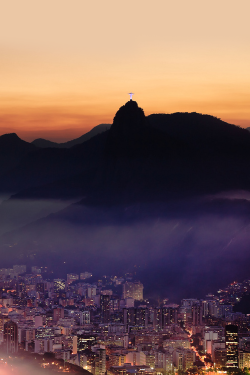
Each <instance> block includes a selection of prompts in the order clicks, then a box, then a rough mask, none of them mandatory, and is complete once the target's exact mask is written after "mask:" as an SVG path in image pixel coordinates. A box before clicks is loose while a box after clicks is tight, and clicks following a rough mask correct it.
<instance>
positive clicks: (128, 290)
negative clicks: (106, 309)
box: [123, 281, 143, 301]
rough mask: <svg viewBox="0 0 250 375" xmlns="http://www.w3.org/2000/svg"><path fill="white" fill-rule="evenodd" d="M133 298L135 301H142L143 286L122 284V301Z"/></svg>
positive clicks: (131, 283) (138, 283)
mask: <svg viewBox="0 0 250 375" xmlns="http://www.w3.org/2000/svg"><path fill="white" fill-rule="evenodd" d="M126 298H133V299H134V300H136V301H143V284H142V283H140V282H139V281H138V282H129V281H126V282H125V283H124V284H123V299H126Z"/></svg>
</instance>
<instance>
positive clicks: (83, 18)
mask: <svg viewBox="0 0 250 375" xmlns="http://www.w3.org/2000/svg"><path fill="white" fill-rule="evenodd" d="M0 5H1V12H0V135H1V134H5V133H11V132H16V133H17V134H18V135H19V137H21V138H22V139H25V140H27V141H32V140H33V139H35V138H40V137H42V138H46V139H50V140H53V141H58V142H63V141H66V140H70V139H73V138H76V137H78V136H81V135H82V134H84V133H85V132H87V131H89V130H90V129H91V128H93V127H94V126H96V125H98V124H100V123H112V121H113V117H114V115H115V113H116V111H117V110H118V108H119V107H120V106H121V105H123V104H124V103H125V102H126V101H128V100H129V96H128V94H127V93H129V92H131V91H132V92H134V93H135V95H134V100H136V101H137V102H138V104H139V106H140V107H142V108H143V109H144V112H145V114H146V115H149V114H151V113H173V112H199V113H206V114H210V115H214V116H217V117H219V118H221V119H222V120H224V121H227V122H230V123H234V124H236V125H240V126H242V127H248V126H250V105H249V103H250V27H249V13H250V2H249V0H240V1H238V2H236V1H235V0H219V1H218V0H210V1H201V0H189V1H186V0H176V1H167V0H155V1H154V2H153V1H152V0H134V1H132V0H126V1H117V0H106V1H103V0H96V1H84V0H71V1H69V0H53V1H51V0H43V1H34V0H22V1H20V0H9V1H6V0H0Z"/></svg>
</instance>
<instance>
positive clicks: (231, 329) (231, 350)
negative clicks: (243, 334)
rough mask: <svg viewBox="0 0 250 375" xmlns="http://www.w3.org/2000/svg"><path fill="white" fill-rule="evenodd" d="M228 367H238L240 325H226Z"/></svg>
mask: <svg viewBox="0 0 250 375" xmlns="http://www.w3.org/2000/svg"><path fill="white" fill-rule="evenodd" d="M225 334H226V335H225V336H226V352H227V361H226V367H238V327H237V326H236V325H233V324H229V325H226V327H225Z"/></svg>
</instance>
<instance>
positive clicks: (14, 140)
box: [0, 133, 37, 175]
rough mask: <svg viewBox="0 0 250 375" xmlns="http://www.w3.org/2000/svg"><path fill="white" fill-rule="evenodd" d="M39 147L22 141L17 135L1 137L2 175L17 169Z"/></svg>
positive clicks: (0, 160)
mask: <svg viewBox="0 0 250 375" xmlns="http://www.w3.org/2000/svg"><path fill="white" fill-rule="evenodd" d="M36 149H37V147H36V146H35V145H32V144H30V143H28V142H25V141H23V140H22V139H20V138H19V137H18V136H17V135H16V134H15V133H10V134H4V135H2V136H0V175H2V174H3V173H5V172H6V171H8V170H10V169H12V168H14V167H16V166H17V165H18V164H19V163H20V160H22V159H23V158H24V157H25V156H26V155H27V154H28V153H29V152H31V151H35V150H36Z"/></svg>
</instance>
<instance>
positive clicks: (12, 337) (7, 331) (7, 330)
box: [4, 321, 18, 354]
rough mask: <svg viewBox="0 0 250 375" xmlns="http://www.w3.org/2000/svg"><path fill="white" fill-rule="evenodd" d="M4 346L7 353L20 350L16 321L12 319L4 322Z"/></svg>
mask: <svg viewBox="0 0 250 375" xmlns="http://www.w3.org/2000/svg"><path fill="white" fill-rule="evenodd" d="M4 347H5V352H6V353H7V354H14V353H16V352H17V351H18V329H17V325H16V323H14V322H12V321H10V322H7V323H5V324H4Z"/></svg>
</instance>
